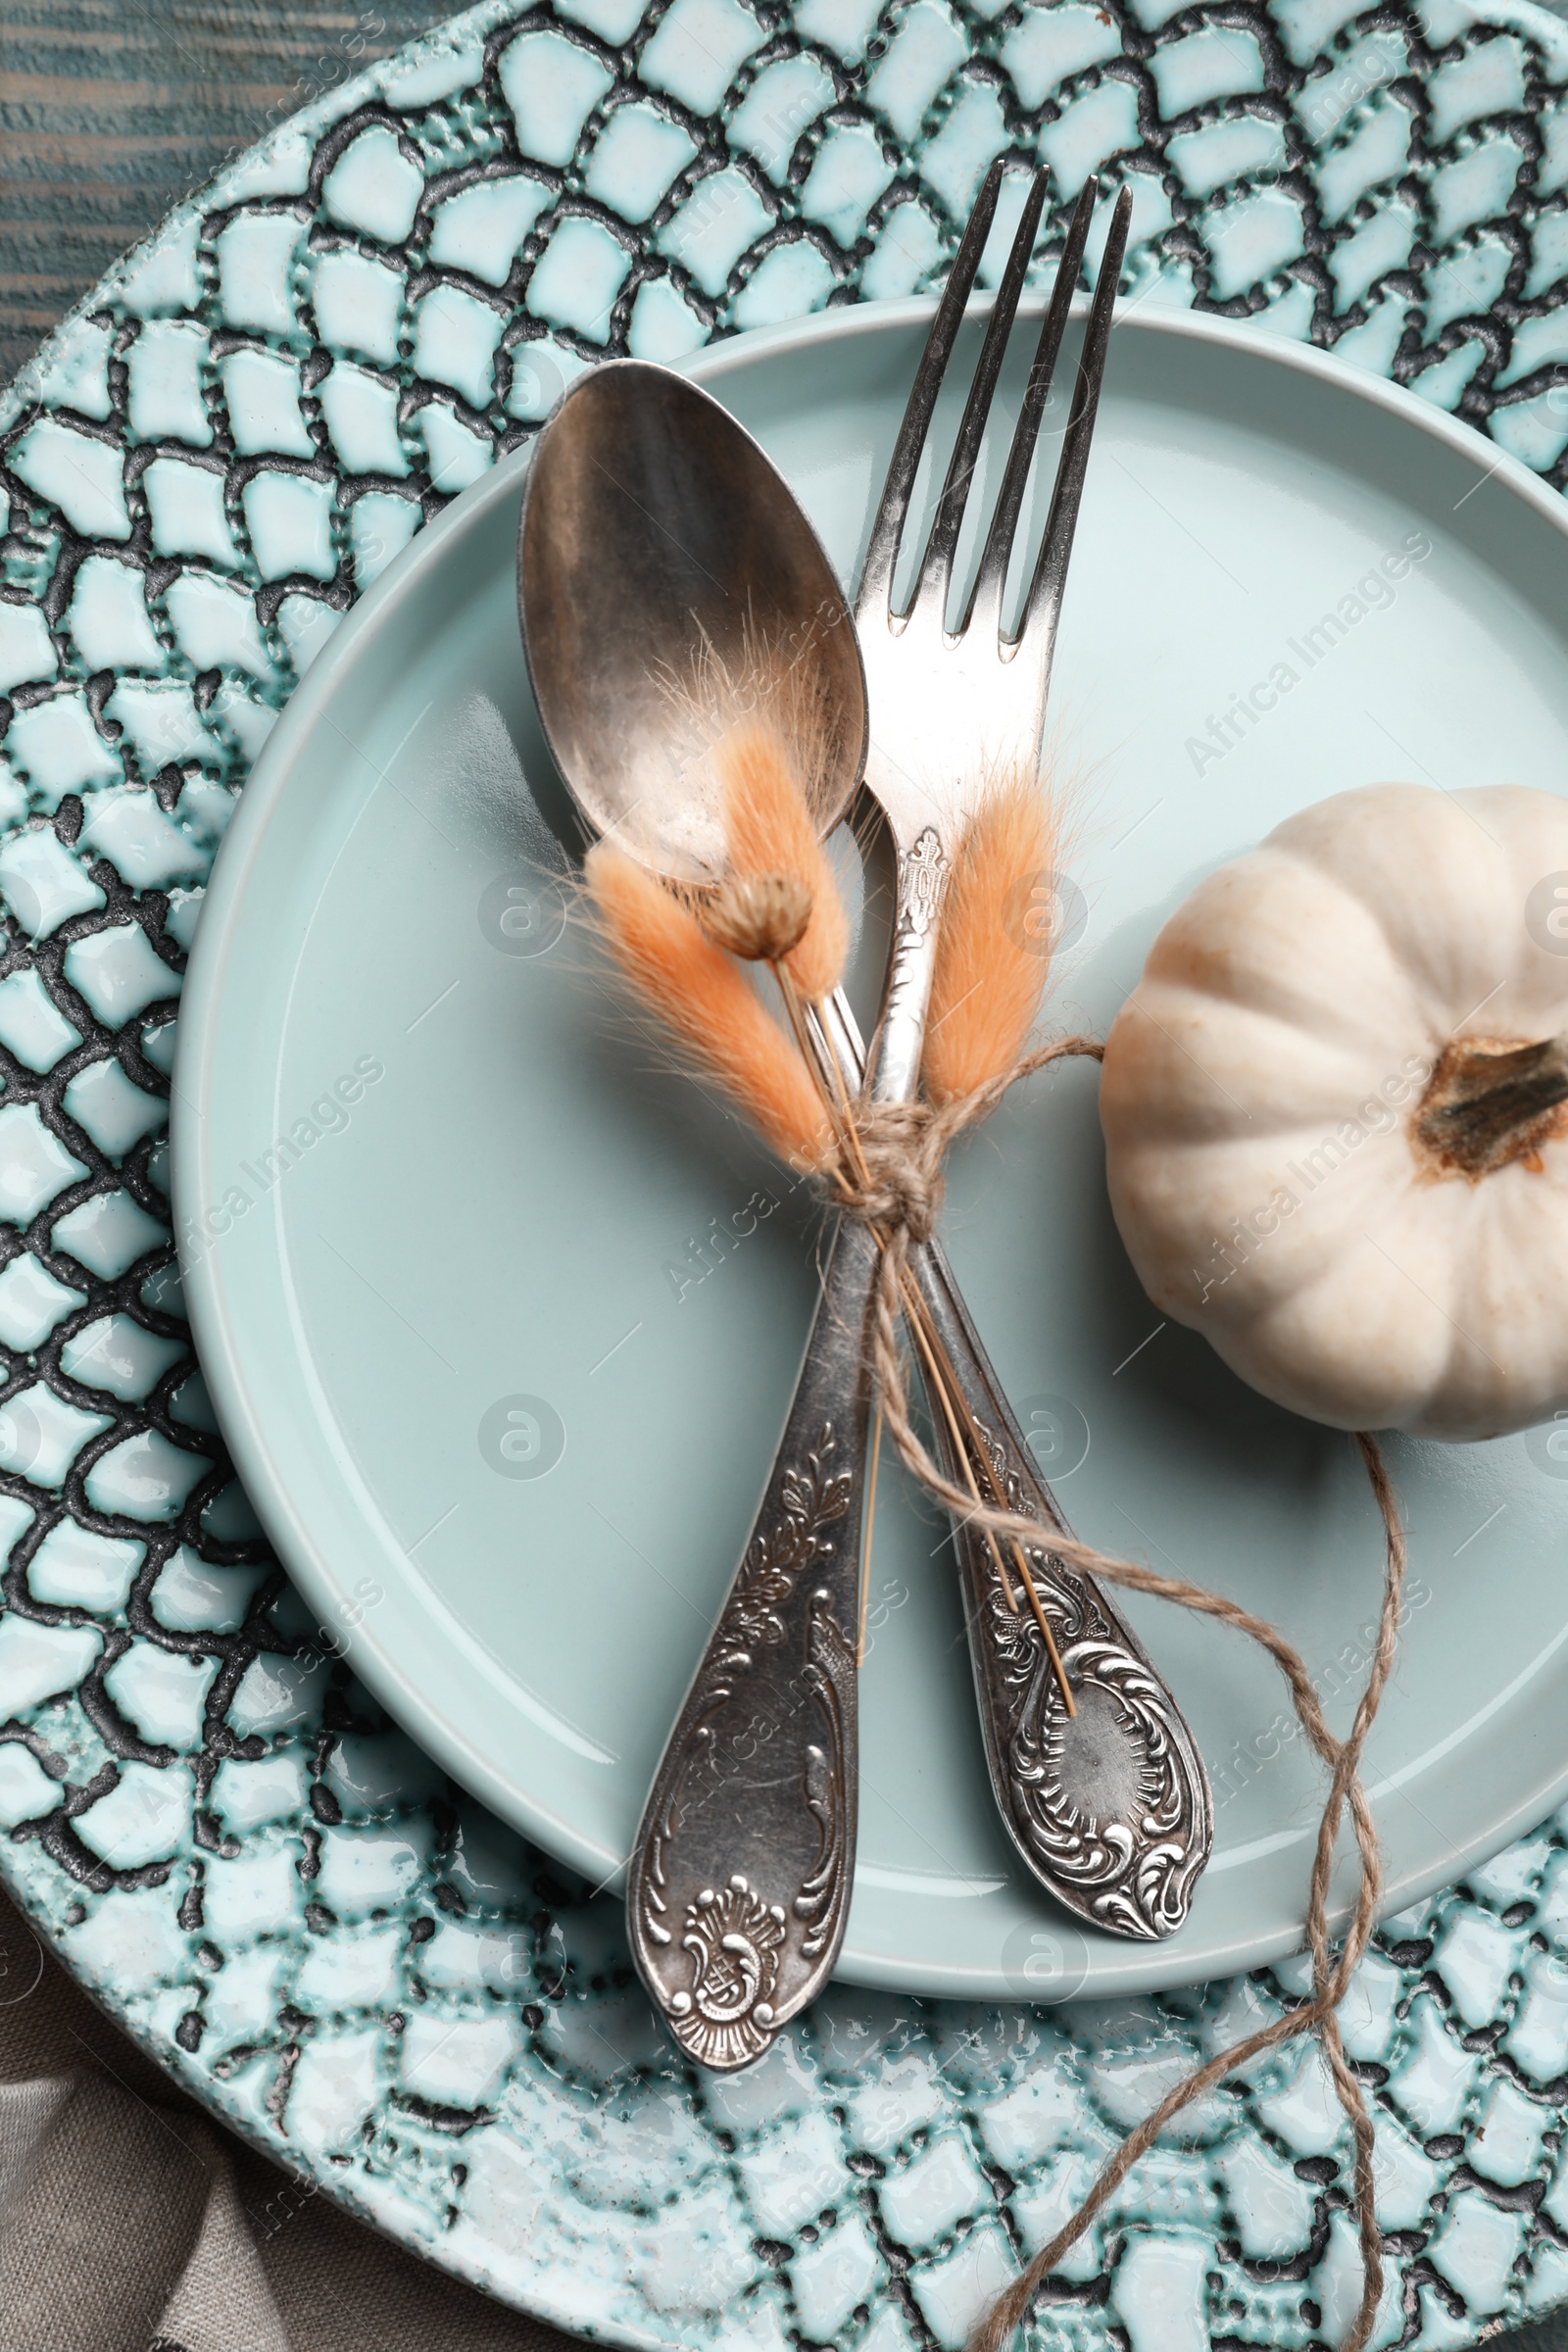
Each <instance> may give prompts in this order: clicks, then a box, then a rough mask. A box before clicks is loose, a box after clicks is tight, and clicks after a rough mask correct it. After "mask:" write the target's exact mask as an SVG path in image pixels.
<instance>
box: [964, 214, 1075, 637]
mask: <svg viewBox="0 0 1568 2352" xmlns="http://www.w3.org/2000/svg"><path fill="white" fill-rule="evenodd" d="M1099 187H1100V182H1099V180H1098V178H1097V177H1096V176H1095V174H1094V173H1093V172H1091V174H1090V176H1089V178H1088V179H1087V180H1085V182H1084V185H1083V189H1082V191H1081V193H1080V195H1079V198H1078V202H1077V204H1076V206H1075V207H1074V210H1073V216H1072V219H1071V221H1069V223H1068V226H1067V235H1066V240H1065V242H1064V243H1063V246H1062V249H1061V262H1060V265H1059V267H1058V269H1057V270H1056V282H1055V284H1054V287H1053V288H1052V293H1051V305H1050V308H1049V309H1048V310H1047V312H1046V316H1045V319H1044V320H1043V322H1042V324H1041V328H1040V341H1039V343H1038V344H1037V345H1036V347H1035V356H1034V365H1033V366H1032V367H1031V368H1030V370H1029V383H1028V388H1027V390H1026V391H1025V393H1024V396H1023V406H1022V408H1021V409H1020V410H1019V412H1018V422H1017V426H1016V428H1015V430H1014V432H1013V436H1012V447H1011V449H1010V450H1009V451H1008V453H1007V467H1006V471H1005V473H1004V475H1003V477H1002V493H1001V496H1000V497H999V498H998V500H997V511H996V514H995V515H993V517H992V521H991V529H990V531H989V533H988V534H987V537H986V545H985V553H984V555H983V556H982V557H981V559H980V569H979V572H978V574H977V575H976V578H975V584H974V588H973V590H972V592H971V595H970V600H969V606H968V610H967V611H966V612H965V613H964V615H963V619H962V621H961V622H960V623H959V627H960V631H961V630H963V629H966V628H967V627H968V626H969V623H970V621H971V619H972V618H973V617H974V615H975V613H976V612H977V611H979V612H983V613H984V614H985V616H986V618H987V620H988V621H991V622H992V623H993V624H994V625H995V626H996V627H997V629H998V633H999V635H1000V633H1001V622H1002V599H1003V595H1004V592H1005V588H1006V583H1007V565H1008V564H1009V563H1010V562H1011V560H1012V543H1013V540H1014V538H1015V537H1016V536H1017V530H1018V517H1019V515H1020V514H1021V513H1022V512H1023V494H1024V489H1025V486H1026V485H1027V483H1028V480H1029V466H1030V463H1031V461H1032V459H1033V457H1034V454H1035V443H1036V441H1037V439H1038V438H1039V434H1040V424H1041V419H1042V417H1044V415H1045V412H1046V404H1047V402H1048V401H1049V400H1050V398H1051V386H1052V381H1053V378H1054V375H1055V372H1056V362H1057V360H1058V358H1059V357H1060V355H1061V338H1062V335H1063V333H1064V332H1065V331H1066V325H1067V316H1068V313H1069V311H1070V310H1071V307H1072V298H1073V295H1074V294H1075V293H1076V292H1077V289H1078V273H1079V271H1080V270H1081V269H1082V267H1083V258H1084V247H1085V245H1086V244H1087V243H1088V240H1089V229H1090V223H1091V221H1093V219H1094V211H1095V198H1096V195H1097V194H1098V192H1099Z"/></svg>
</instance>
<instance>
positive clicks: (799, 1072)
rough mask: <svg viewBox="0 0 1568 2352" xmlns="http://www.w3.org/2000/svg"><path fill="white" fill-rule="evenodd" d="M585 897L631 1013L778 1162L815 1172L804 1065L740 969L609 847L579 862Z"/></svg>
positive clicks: (826, 1140)
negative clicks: (734, 1110)
mask: <svg viewBox="0 0 1568 2352" xmlns="http://www.w3.org/2000/svg"><path fill="white" fill-rule="evenodd" d="M583 871H584V874H585V876H586V880H587V887H588V897H589V899H590V901H591V902H592V905H593V907H594V911H595V914H596V916H597V919H598V924H599V927H600V929H601V931H602V933H603V935H604V938H605V941H606V943H607V945H608V946H609V948H610V951H611V954H612V955H613V956H614V958H615V961H616V962H617V963H618V964H619V966H620V968H621V971H622V972H623V973H624V975H625V977H626V979H627V981H628V982H629V983H630V985H631V988H632V991H633V993H634V995H635V997H636V999H637V1002H638V1005H639V1006H640V1007H641V1008H642V1009H644V1010H646V1011H648V1012H650V1013H652V1014H654V1015H655V1017H656V1018H657V1019H658V1020H659V1022H660V1023H661V1024H662V1027H663V1028H664V1029H666V1030H667V1031H668V1032H669V1033H670V1034H671V1035H672V1036H673V1037H674V1038H675V1039H676V1041H677V1042H678V1044H679V1045H680V1047H681V1049H682V1052H683V1054H684V1056H685V1058H686V1059H687V1060H688V1061H689V1063H690V1064H691V1066H692V1067H693V1068H694V1069H695V1070H697V1071H698V1072H700V1073H702V1074H704V1075H706V1076H708V1077H710V1078H712V1079H715V1080H716V1081H717V1083H718V1084H719V1086H721V1087H722V1088H723V1090H724V1092H725V1093H726V1094H727V1095H728V1096H729V1097H730V1100H731V1101H732V1102H734V1103H738V1104H739V1105H740V1107H741V1109H742V1110H743V1111H744V1112H745V1113H746V1115H747V1117H748V1118H749V1119H750V1120H751V1121H752V1124H753V1125H754V1126H755V1127H756V1128H757V1129H758V1131H759V1133H760V1135H761V1136H762V1137H763V1139H764V1141H765V1142H766V1143H768V1144H769V1145H770V1146H771V1147H772V1149H773V1150H774V1151H775V1152H777V1153H778V1155H779V1157H780V1158H781V1159H784V1160H788V1161H789V1162H790V1163H791V1165H792V1166H795V1167H799V1168H819V1167H822V1166H824V1165H826V1163H827V1162H828V1160H829V1159H830V1158H831V1157H832V1152H833V1134H832V1129H831V1126H830V1124H829V1121H828V1116H827V1112H826V1110H825V1109H824V1107H823V1104H822V1099H821V1097H820V1095H819V1094H818V1092H817V1090H816V1087H815V1085H814V1084H813V1082H812V1080H811V1076H810V1073H809V1070H808V1069H807V1066H806V1063H805V1062H804V1061H803V1059H802V1058H801V1055H800V1054H799V1053H798V1052H797V1051H796V1048H795V1047H794V1045H793V1044H792V1043H791V1042H790V1040H789V1038H788V1037H786V1035H785V1033H784V1031H783V1030H782V1029H781V1028H780V1027H779V1025H778V1023H777V1022H776V1021H775V1020H774V1019H773V1018H772V1017H771V1015H770V1014H769V1013H768V1012H767V1010H766V1009H765V1007H764V1006H763V1005H762V1004H761V1002H760V999H759V998H758V996H757V994H756V992H755V990H753V989H752V988H751V987H750V986H749V985H748V983H747V981H746V978H745V976H744V974H743V973H742V972H741V970H740V967H739V966H738V965H737V964H734V963H732V962H731V961H730V959H729V957H728V956H725V955H724V954H723V953H722V952H721V950H719V949H718V948H715V947H714V946H713V944H712V942H711V940H710V939H708V938H707V937H706V936H705V935H704V932H703V930H702V927H701V925H700V924H699V922H698V920H697V917H696V915H695V914H694V913H693V911H692V909H691V907H690V906H688V905H687V903H686V902H685V901H684V900H683V899H681V898H678V897H677V896H676V895H675V893H674V892H673V891H669V890H666V889H665V888H664V886H663V884H662V882H659V881H656V880H655V878H654V876H653V875H652V874H650V873H649V872H648V871H647V869H646V867H644V866H641V865H639V864H637V862H636V861H635V859H633V858H628V857H627V856H626V855H625V853H624V852H623V851H621V850H618V849H616V848H615V847H614V845H613V843H612V842H608V841H601V842H598V843H596V845H595V846H594V848H593V849H591V850H590V851H589V853H588V856H587V858H586V859H585V860H584V865H583Z"/></svg>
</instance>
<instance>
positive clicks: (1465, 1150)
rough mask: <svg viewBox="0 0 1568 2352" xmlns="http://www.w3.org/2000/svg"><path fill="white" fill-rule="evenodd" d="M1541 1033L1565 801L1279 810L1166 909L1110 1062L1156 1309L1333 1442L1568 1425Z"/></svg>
mask: <svg viewBox="0 0 1568 2352" xmlns="http://www.w3.org/2000/svg"><path fill="white" fill-rule="evenodd" d="M1565 1032H1568V802H1564V801H1561V800H1558V799H1556V798H1555V797H1554V796H1553V795H1551V794H1548V793H1544V792H1531V791H1526V790H1522V789H1518V788H1515V787H1512V786H1494V787H1492V788H1490V789H1482V790H1476V791H1470V792H1456V793H1443V792H1438V791H1433V790H1427V789H1425V788H1423V787H1421V786H1417V785H1409V784H1380V785H1374V786H1371V787H1368V788H1366V789H1364V790H1361V791H1356V792H1346V793H1341V794H1339V795H1337V796H1336V797H1335V798H1334V799H1332V800H1327V801H1323V802H1320V803H1319V804H1318V806H1317V807H1316V808H1313V809H1305V810H1303V811H1302V813H1301V814H1300V815H1299V816H1293V817H1291V818H1290V819H1289V821H1288V822H1287V823H1285V824H1283V825H1281V826H1279V828H1278V829H1277V830H1276V831H1275V832H1273V833H1271V834H1270V835H1269V836H1268V839H1267V840H1266V841H1264V842H1263V843H1262V844H1261V845H1260V846H1259V847H1258V848H1257V849H1255V850H1252V851H1250V852H1249V853H1248V855H1247V856H1245V857H1243V858H1237V859H1236V860H1235V862H1234V863H1233V864H1230V865H1226V866H1222V867H1221V868H1220V869H1219V870H1218V871H1217V872H1216V873H1213V874H1210V875H1209V876H1208V878H1207V880H1206V881H1204V882H1202V883H1201V884H1200V885H1199V887H1198V889H1197V890H1195V891H1194V892H1193V894H1192V896H1191V898H1189V899H1188V900H1187V902H1186V903H1185V905H1184V906H1182V907H1180V908H1179V909H1178V911H1177V912H1176V913H1175V914H1174V915H1173V916H1172V917H1171V919H1170V921H1169V922H1168V923H1167V924H1166V925H1165V927H1164V929H1163V930H1162V931H1161V932H1160V934H1159V937H1158V938H1157V939H1156V940H1155V942H1154V945H1153V947H1152V950H1151V952H1150V956H1149V961H1148V964H1147V965H1146V967H1145V970H1144V976H1143V978H1142V980H1141V981H1140V982H1139V984H1138V986H1137V988H1136V989H1134V991H1133V993H1132V995H1131V996H1130V997H1129V998H1128V999H1127V1001H1126V1003H1125V1004H1124V1005H1123V1006H1122V1008H1121V1010H1120V1012H1119V1013H1118V1014H1117V1016H1116V1019H1115V1021H1114V1023H1113V1024H1112V1026H1111V1031H1110V1036H1109V1038H1108V1040H1107V1042H1106V1047H1105V1063H1104V1071H1103V1081H1102V1086H1101V1095H1100V1103H1101V1118H1102V1122H1103V1127H1104V1133H1105V1146H1106V1173H1107V1178H1108V1182H1109V1187H1110V1199H1111V1205H1112V1207H1113V1209H1114V1211H1115V1217H1116V1223H1117V1226H1118V1228H1119V1229H1120V1232H1121V1237H1122V1240H1123V1241H1124V1242H1125V1244H1126V1246H1127V1250H1128V1254H1129V1255H1130V1256H1131V1258H1132V1261H1133V1264H1134V1266H1135V1267H1136V1268H1137V1270H1138V1273H1139V1276H1140V1278H1141V1280H1142V1282H1143V1284H1144V1287H1145V1289H1146V1290H1147V1291H1148V1293H1149V1295H1150V1297H1151V1299H1152V1300H1153V1301H1154V1303H1155V1305H1156V1306H1157V1307H1159V1308H1160V1309H1161V1311H1162V1312H1163V1313H1165V1314H1167V1315H1170V1316H1172V1317H1173V1318H1174V1319H1175V1320H1176V1321H1177V1322H1180V1323H1185V1324H1189V1325H1191V1327H1192V1328H1193V1329H1194V1330H1196V1331H1201V1332H1203V1333H1204V1334H1205V1335H1206V1336H1207V1338H1208V1339H1209V1340H1210V1341H1211V1342H1212V1343H1213V1346H1214V1347H1215V1348H1216V1349H1217V1350H1218V1352H1219V1354H1220V1355H1221V1356H1223V1358H1224V1359H1225V1361H1226V1363H1227V1364H1229V1365H1230V1366H1231V1368H1232V1369H1233V1370H1234V1371H1236V1372H1238V1373H1239V1374H1240V1375H1241V1377H1242V1378H1243V1379H1244V1380H1247V1381H1250V1383H1251V1385H1252V1387H1253V1388H1255V1389H1260V1390H1261V1391H1262V1393H1263V1395H1264V1396H1265V1397H1273V1398H1274V1399H1275V1401H1276V1402H1277V1403H1280V1404H1283V1405H1287V1406H1289V1407H1290V1408H1291V1409H1292V1410H1293V1411H1296V1412H1299V1413H1305V1414H1307V1415H1308V1416H1309V1417H1310V1418H1311V1419H1313V1420H1316V1421H1326V1422H1328V1423H1330V1424H1331V1425H1332V1426H1333V1427H1335V1428H1338V1429H1402V1430H1408V1431H1411V1432H1412V1433H1414V1434H1416V1435H1419V1436H1422V1437H1430V1438H1446V1439H1472V1438H1489V1437H1495V1436H1498V1435H1500V1434H1502V1433H1503V1432H1505V1431H1509V1430H1516V1429H1523V1428H1526V1427H1528V1426H1529V1425H1530V1424H1531V1423H1532V1422H1537V1421H1543V1420H1546V1419H1549V1418H1550V1417H1551V1416H1552V1415H1553V1414H1554V1413H1556V1412H1558V1411H1559V1410H1561V1409H1563V1408H1564V1407H1568V1101H1564V1100H1563V1098H1565V1097H1568V1038H1565V1037H1564V1033H1565ZM1558 1040H1561V1041H1562V1042H1561V1043H1554V1042H1552V1041H1558ZM1535 1047H1541V1048H1542V1051H1541V1052H1539V1053H1533V1052H1524V1053H1520V1052H1519V1049H1521V1048H1535ZM1510 1052H1511V1053H1514V1054H1516V1055H1517V1058H1516V1059H1514V1060H1513V1061H1511V1062H1506V1063H1505V1062H1500V1061H1499V1060H1498V1059H1497V1056H1498V1055H1499V1054H1506V1053H1510Z"/></svg>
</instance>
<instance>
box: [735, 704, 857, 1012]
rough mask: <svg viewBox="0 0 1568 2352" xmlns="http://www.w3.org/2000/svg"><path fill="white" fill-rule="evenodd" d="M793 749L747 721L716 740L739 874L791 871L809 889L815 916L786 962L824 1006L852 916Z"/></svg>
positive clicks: (837, 977) (806, 993)
mask: <svg viewBox="0 0 1568 2352" xmlns="http://www.w3.org/2000/svg"><path fill="white" fill-rule="evenodd" d="M791 749H792V747H791V746H790V744H789V742H788V740H787V739H786V738H785V737H784V736H783V735H782V734H781V733H780V732H779V731H778V729H777V728H776V727H774V726H772V725H770V724H768V723H767V722H765V721H761V720H757V719H750V720H744V721H742V722H741V724H739V725H738V726H733V727H731V728H730V730H729V732H728V733H727V734H726V735H724V736H723V737H722V738H721V739H720V741H719V742H718V743H716V744H715V745H714V747H713V764H714V766H715V768H716V769H717V771H718V775H719V778H720V781H721V784H722V788H723V804H722V807H723V817H724V837H725V840H726V842H727V843H728V845H729V856H730V864H731V866H732V868H733V869H734V871H735V873H736V874H738V875H742V876H747V875H759V874H772V875H789V876H791V877H793V878H794V879H796V880H798V881H800V882H802V883H804V884H805V886H806V889H807V890H808V892H809V894H810V906H811V913H810V920H809V922H808V924H807V926H806V929H805V931H804V932H803V933H802V935H801V938H800V940H799V942H798V944H797V945H796V946H795V947H793V948H792V949H791V950H790V952H789V954H788V955H787V956H785V957H784V958H783V961H784V966H785V969H786V970H787V971H788V973H789V976H790V978H791V979H792V980H793V981H794V983H795V986H796V987H797V989H799V991H800V993H801V995H802V996H803V997H804V998H805V999H806V1000H807V1002H808V1004H811V1005H819V1004H820V1003H821V1002H822V1000H823V998H824V997H830V996H831V995H832V994H833V991H834V990H835V989H836V988H837V987H838V984H839V982H840V981H841V980H842V979H843V977H844V965H845V961H846V958H847V957H848V956H849V952H850V918H849V916H848V914H847V913H846V912H845V907H844V901H843V898H842V897H841V896H840V893H839V886H838V881H837V878H836V877H835V875H834V872H833V867H832V864H831V862H830V861H829V858H828V855H827V852H826V851H825V850H824V849H823V847H822V843H821V840H820V838H819V836H818V834H817V829H816V824H815V820H814V818H813V816H812V813H811V809H810V805H809V802H808V800H807V797H806V794H805V792H804V791H803V790H802V787H801V784H800V781H799V777H798V770H797V768H796V766H795V763H794V760H793V759H792V756H791Z"/></svg>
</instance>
